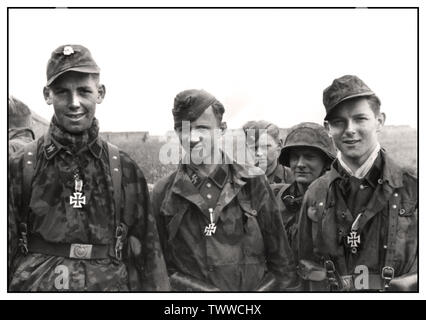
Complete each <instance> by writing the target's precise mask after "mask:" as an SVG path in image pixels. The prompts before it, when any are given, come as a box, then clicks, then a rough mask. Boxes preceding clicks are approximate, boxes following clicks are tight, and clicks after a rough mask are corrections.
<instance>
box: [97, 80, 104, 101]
mask: <svg viewBox="0 0 426 320" xmlns="http://www.w3.org/2000/svg"><path fill="white" fill-rule="evenodd" d="M105 93H106V89H105V86H104V85H103V84H99V85H98V96H97V97H96V103H98V104H99V103H102V101H104V98H105Z"/></svg>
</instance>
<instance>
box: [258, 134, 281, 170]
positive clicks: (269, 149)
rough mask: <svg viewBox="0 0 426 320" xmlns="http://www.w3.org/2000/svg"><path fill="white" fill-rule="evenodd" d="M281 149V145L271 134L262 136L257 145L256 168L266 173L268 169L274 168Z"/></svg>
mask: <svg viewBox="0 0 426 320" xmlns="http://www.w3.org/2000/svg"><path fill="white" fill-rule="evenodd" d="M280 149H281V147H280V145H279V143H277V142H276V141H275V139H274V138H273V137H272V136H271V135H270V134H267V133H263V134H261V135H260V136H259V139H257V141H256V145H255V161H256V166H258V167H259V168H261V169H262V170H264V171H266V169H267V168H268V167H271V166H274V165H275V164H276V163H277V159H278V156H279V155H280Z"/></svg>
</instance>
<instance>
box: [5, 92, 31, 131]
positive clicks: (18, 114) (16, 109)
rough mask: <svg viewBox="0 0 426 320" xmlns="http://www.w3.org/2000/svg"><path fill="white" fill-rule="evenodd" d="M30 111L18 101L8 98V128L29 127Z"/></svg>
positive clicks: (11, 97)
mask: <svg viewBox="0 0 426 320" xmlns="http://www.w3.org/2000/svg"><path fill="white" fill-rule="evenodd" d="M31 121H32V117H31V110H30V108H28V106H27V105H26V104H25V103H23V102H22V101H20V100H19V99H17V98H15V97H13V96H9V101H8V122H9V127H10V128H21V127H31Z"/></svg>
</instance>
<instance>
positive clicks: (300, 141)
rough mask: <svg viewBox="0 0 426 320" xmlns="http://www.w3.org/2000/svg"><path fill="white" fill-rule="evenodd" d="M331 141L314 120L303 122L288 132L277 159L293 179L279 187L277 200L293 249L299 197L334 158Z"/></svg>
mask: <svg viewBox="0 0 426 320" xmlns="http://www.w3.org/2000/svg"><path fill="white" fill-rule="evenodd" d="M335 154H336V151H335V148H334V145H333V141H332V140H331V138H330V137H329V136H328V134H327V131H326V130H325V128H324V127H323V126H321V125H319V124H317V123H313V122H302V123H300V124H298V125H296V126H294V127H293V128H291V129H290V131H289V132H288V134H287V137H286V139H285V143H284V147H283V148H282V150H281V154H280V157H279V160H278V161H279V163H280V164H281V165H282V166H283V167H284V166H287V167H290V169H291V172H292V175H293V176H294V182H293V183H291V184H284V185H282V187H281V188H280V189H279V192H278V194H277V201H278V205H279V207H280V211H281V214H282V217H283V222H284V226H285V229H286V231H287V235H288V237H289V242H290V245H291V247H292V248H293V250H295V251H296V249H297V248H296V244H295V242H296V241H295V240H296V232H297V222H298V217H299V212H300V207H301V205H302V199H303V196H304V195H305V192H306V190H307V188H308V187H309V185H310V184H311V183H312V182H313V181H314V180H315V179H317V178H318V177H320V176H321V175H323V174H324V173H325V172H326V171H327V170H328V169H330V164H331V162H332V161H333V160H334V158H335Z"/></svg>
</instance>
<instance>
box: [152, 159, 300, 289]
mask: <svg viewBox="0 0 426 320" xmlns="http://www.w3.org/2000/svg"><path fill="white" fill-rule="evenodd" d="M224 166H225V167H224V170H225V171H227V172H228V174H227V176H226V180H225V182H224V185H223V189H222V191H221V193H220V196H219V198H218V201H217V204H216V206H215V208H214V212H215V213H216V216H217V221H216V225H217V230H216V232H215V234H214V235H212V236H206V235H204V234H203V230H204V228H205V226H207V225H208V224H209V222H210V218H209V211H208V205H207V203H206V201H205V199H204V198H203V197H202V195H201V194H200V191H199V190H198V189H197V188H196V187H195V186H194V184H193V182H191V180H190V178H189V176H188V174H187V173H186V170H185V166H183V165H181V166H180V167H179V168H178V170H177V171H176V172H174V173H173V174H171V175H170V176H168V177H166V178H164V179H162V180H160V181H159V182H158V183H157V184H156V185H155V187H154V191H153V208H154V212H155V215H156V218H157V221H158V229H159V233H160V239H161V242H162V245H163V250H164V252H165V257H166V264H167V268H168V270H169V274H173V273H174V272H175V271H178V272H180V273H181V274H184V275H185V276H190V277H193V278H195V279H197V280H199V281H202V282H203V283H206V284H207V285H209V286H213V287H216V288H218V289H220V290H225V291H235V290H237V291H252V290H256V289H258V287H259V285H260V283H261V282H262V280H263V279H264V278H265V277H266V276H267V274H268V273H272V274H273V275H274V276H275V277H276V278H277V280H278V281H279V286H280V289H285V288H287V287H289V286H291V285H294V281H295V280H296V279H295V264H294V260H293V257H292V253H291V250H290V248H289V245H288V242H287V238H286V234H285V230H284V228H283V223H282V219H281V216H280V214H279V211H278V208H277V204H276V202H275V201H274V196H273V194H272V191H271V189H270V188H269V186H268V183H267V180H266V179H265V176H264V175H258V176H251V175H249V174H248V171H247V168H243V167H241V166H240V165H237V164H230V165H224ZM254 169H257V168H254ZM296 281H297V280H296Z"/></svg>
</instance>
